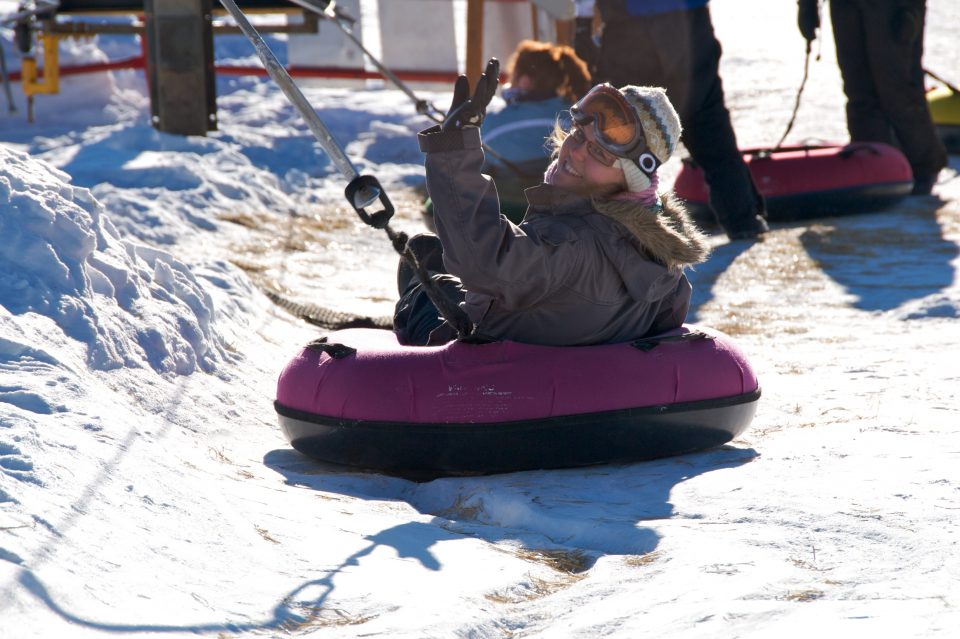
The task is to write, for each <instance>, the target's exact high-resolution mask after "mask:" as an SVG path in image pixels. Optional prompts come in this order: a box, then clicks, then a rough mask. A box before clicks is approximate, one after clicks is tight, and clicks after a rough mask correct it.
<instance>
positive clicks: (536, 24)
mask: <svg viewBox="0 0 960 639" xmlns="http://www.w3.org/2000/svg"><path fill="white" fill-rule="evenodd" d="M530 25H531V26H532V27H533V35H532V36H531V38H533V39H534V40H539V39H540V10H539V9H538V8H537V5H535V4H533V3H532V2H531V3H530Z"/></svg>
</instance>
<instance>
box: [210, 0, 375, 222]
mask: <svg viewBox="0 0 960 639" xmlns="http://www.w3.org/2000/svg"><path fill="white" fill-rule="evenodd" d="M220 4H222V5H223V7H224V8H225V9H226V10H227V11H228V12H229V13H230V15H231V16H233V19H234V20H236V21H237V25H238V26H239V27H240V30H241V31H243V34H244V35H245V36H246V37H247V39H248V40H250V43H251V44H253V46H254V48H255V49H256V51H257V55H258V56H259V57H260V61H261V62H263V66H264V68H265V69H266V70H267V73H268V74H269V75H270V77H271V78H272V79H273V81H274V82H276V83H277V86H279V87H280V90H281V91H283V93H284V95H286V96H287V99H288V100H290V103H291V104H293V106H294V108H296V109H297V111H298V112H299V113H300V115H301V116H302V117H303V119H304V121H306V123H307V126H308V127H309V128H310V131H311V132H312V133H313V135H314V137H316V138H317V141H318V142H320V146H322V147H323V150H324V151H326V152H327V155H329V156H330V159H331V160H333V163H334V165H336V167H337V168H338V169H339V170H340V173H342V174H343V176H344V177H345V178H346V179H347V180H349V184H347V188H346V190H345V192H344V194H345V195H346V197H347V201H349V202H350V205H351V206H352V207H353V208H354V210H355V211H356V212H357V214H358V215H359V216H360V219H362V220H363V221H364V222H366V223H367V224H369V225H370V226H372V227H374V228H378V229H382V228H385V227H386V226H387V224H388V223H389V222H390V218H391V217H393V204H391V202H390V199H389V198H388V197H387V194H386V193H385V192H384V191H383V187H381V186H380V182H379V181H378V180H377V178H375V177H374V176H372V175H360V174H359V173H358V172H357V169H356V168H354V166H353V164H352V163H351V162H350V158H348V157H347V154H346V153H345V152H344V151H343V149H342V148H341V147H340V145H339V144H338V143H337V141H336V140H335V139H334V137H333V134H331V133H330V130H329V129H327V127H326V125H325V124H324V123H323V121H322V120H320V116H318V115H317V112H316V111H314V110H313V107H312V106H311V105H310V102H308V101H307V98H306V97H304V95H303V93H302V92H301V91H300V89H299V88H298V87H297V85H296V84H295V83H294V81H293V78H291V77H290V74H289V73H287V70H286V69H284V68H283V65H282V64H280V61H279V60H278V59H277V56H276V55H274V53H273V51H271V50H270V47H268V46H267V43H266V42H264V40H263V38H262V37H261V36H260V34H259V33H257V30H256V29H254V28H253V25H252V24H250V21H249V20H247V16H246V15H244V13H243V11H241V10H240V7H238V6H237V4H236V3H235V2H234V1H233V0H220ZM378 200H379V202H380V204H381V205H382V206H383V208H382V209H381V210H379V211H376V212H374V213H368V212H367V211H366V209H367V207H369V206H371V205H373V204H374V203H375V202H377V201H378Z"/></svg>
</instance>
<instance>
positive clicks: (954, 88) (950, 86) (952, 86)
mask: <svg viewBox="0 0 960 639" xmlns="http://www.w3.org/2000/svg"><path fill="white" fill-rule="evenodd" d="M923 72H924V73H926V74H927V75H929V76H930V77H931V78H933V79H934V80H936V81H937V82H939V83H940V84H942V85H943V86H945V87H947V88H948V89H950V92H951V93H960V89H958V88H957V86H956V85H955V84H951V83H949V82H947V81H946V80H944V79H943V78H942V77H940V76H939V75H937V74H936V73H934V72H933V71H931V70H930V69H926V68H925V69H924V70H923Z"/></svg>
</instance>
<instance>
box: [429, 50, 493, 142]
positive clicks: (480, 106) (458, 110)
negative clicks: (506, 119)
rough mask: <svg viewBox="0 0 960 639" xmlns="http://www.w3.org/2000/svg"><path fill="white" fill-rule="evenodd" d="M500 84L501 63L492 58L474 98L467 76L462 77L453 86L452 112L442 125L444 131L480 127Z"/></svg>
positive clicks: (474, 93) (479, 82)
mask: <svg viewBox="0 0 960 639" xmlns="http://www.w3.org/2000/svg"><path fill="white" fill-rule="evenodd" d="M499 82H500V61H499V60H497V59H496V58H490V60H489V62H487V68H486V69H485V70H484V72H483V75H481V76H480V79H479V80H477V86H476V87H474V90H473V96H471V95H470V82H469V81H468V80H467V76H465V75H461V76H460V77H459V78H457V83H456V84H455V85H454V86H453V100H451V102H450V110H449V111H447V115H446V117H445V118H444V120H443V124H441V125H440V129H441V130H443V131H455V130H457V129H462V128H464V127H467V126H477V127H478V126H480V125H481V124H482V123H483V118H484V116H485V115H486V114H487V105H488V104H490V100H492V99H493V96H494V94H495V93H496V92H497V84H498V83H499Z"/></svg>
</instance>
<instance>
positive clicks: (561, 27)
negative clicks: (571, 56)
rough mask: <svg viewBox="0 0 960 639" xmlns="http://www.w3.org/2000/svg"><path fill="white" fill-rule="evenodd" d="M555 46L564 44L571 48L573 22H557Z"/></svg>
mask: <svg viewBox="0 0 960 639" xmlns="http://www.w3.org/2000/svg"><path fill="white" fill-rule="evenodd" d="M556 28H557V44H566V45H569V46H571V47H572V46H573V30H574V21H573V20H557V22H556Z"/></svg>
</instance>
